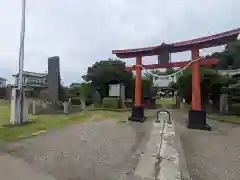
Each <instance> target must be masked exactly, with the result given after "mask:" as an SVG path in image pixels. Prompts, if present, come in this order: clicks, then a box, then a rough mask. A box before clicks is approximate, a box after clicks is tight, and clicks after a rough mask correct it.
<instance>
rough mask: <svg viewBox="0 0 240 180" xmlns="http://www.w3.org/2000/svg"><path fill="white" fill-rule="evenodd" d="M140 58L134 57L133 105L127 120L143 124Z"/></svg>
mask: <svg viewBox="0 0 240 180" xmlns="http://www.w3.org/2000/svg"><path fill="white" fill-rule="evenodd" d="M141 66H142V57H141V56H137V57H136V66H135V70H136V80H135V104H134V105H133V107H132V114H131V116H130V117H129V118H128V119H129V120H132V121H139V122H143V121H144V119H145V117H144V105H143V104H142V67H141Z"/></svg>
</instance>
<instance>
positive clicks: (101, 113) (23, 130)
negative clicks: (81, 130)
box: [0, 105, 156, 141]
mask: <svg viewBox="0 0 240 180" xmlns="http://www.w3.org/2000/svg"><path fill="white" fill-rule="evenodd" d="M130 114H131V112H129V111H119V112H118V111H113V110H112V109H108V110H102V109H100V110H94V111H88V110H87V111H84V112H77V113H73V114H69V115H30V114H29V119H30V121H31V122H29V123H27V124H22V125H16V126H11V125H9V120H10V106H9V105H0V141H1V140H2V141H10V140H14V139H17V138H18V137H20V136H28V135H31V134H32V133H37V132H39V131H45V130H48V129H52V128H61V127H64V126H66V125H68V124H74V123H80V122H86V121H88V120H96V121H98V120H106V119H111V120H117V121H125V120H127V119H128V117H129V116H130ZM155 115H156V110H145V116H147V117H153V116H154V117H155Z"/></svg>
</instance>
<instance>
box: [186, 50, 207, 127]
mask: <svg viewBox="0 0 240 180" xmlns="http://www.w3.org/2000/svg"><path fill="white" fill-rule="evenodd" d="M191 52H192V59H193V60H195V59H198V58H199V49H197V48H195V49H193V50H192V51H191ZM188 128H189V129H203V130H211V127H210V126H209V125H207V123H206V111H204V110H202V109H201V85H200V61H195V62H193V64H192V109H191V110H190V111H189V115H188Z"/></svg>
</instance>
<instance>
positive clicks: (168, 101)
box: [156, 98, 176, 105]
mask: <svg viewBox="0 0 240 180" xmlns="http://www.w3.org/2000/svg"><path fill="white" fill-rule="evenodd" d="M156 104H168V105H174V104H176V100H174V99H160V98H157V99H156Z"/></svg>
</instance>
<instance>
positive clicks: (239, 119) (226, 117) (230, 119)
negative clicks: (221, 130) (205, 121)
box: [208, 114, 240, 124]
mask: <svg viewBox="0 0 240 180" xmlns="http://www.w3.org/2000/svg"><path fill="white" fill-rule="evenodd" d="M208 117H209V118H211V119H214V120H219V121H225V122H233V123H237V124H240V116H235V115H232V116H230V115H221V114H209V115H208Z"/></svg>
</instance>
